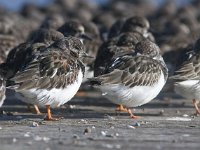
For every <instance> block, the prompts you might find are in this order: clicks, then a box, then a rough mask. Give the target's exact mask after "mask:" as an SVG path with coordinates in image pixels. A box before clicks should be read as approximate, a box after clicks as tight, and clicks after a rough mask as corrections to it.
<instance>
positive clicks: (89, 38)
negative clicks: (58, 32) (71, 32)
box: [80, 34, 92, 41]
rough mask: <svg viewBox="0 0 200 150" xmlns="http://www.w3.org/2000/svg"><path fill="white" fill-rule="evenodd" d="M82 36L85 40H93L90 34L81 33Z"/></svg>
mask: <svg viewBox="0 0 200 150" xmlns="http://www.w3.org/2000/svg"><path fill="white" fill-rule="evenodd" d="M80 38H82V39H83V40H89V41H92V38H91V37H90V36H89V35H86V34H81V35H80Z"/></svg>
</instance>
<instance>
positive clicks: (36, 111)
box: [27, 104, 42, 115]
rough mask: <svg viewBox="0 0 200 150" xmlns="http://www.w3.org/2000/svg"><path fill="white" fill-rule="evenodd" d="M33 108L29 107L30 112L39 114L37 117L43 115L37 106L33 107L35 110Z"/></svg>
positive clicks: (29, 105)
mask: <svg viewBox="0 0 200 150" xmlns="http://www.w3.org/2000/svg"><path fill="white" fill-rule="evenodd" d="M31 106H32V105H31V104H28V105H27V108H28V110H29V111H31V112H32V113H34V114H37V115H41V114H42V113H41V112H40V109H39V108H38V106H37V105H33V107H34V109H33V108H31Z"/></svg>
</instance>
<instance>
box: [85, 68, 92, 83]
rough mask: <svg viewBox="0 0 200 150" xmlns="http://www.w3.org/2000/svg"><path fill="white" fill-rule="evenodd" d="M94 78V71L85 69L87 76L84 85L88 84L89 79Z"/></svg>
mask: <svg viewBox="0 0 200 150" xmlns="http://www.w3.org/2000/svg"><path fill="white" fill-rule="evenodd" d="M92 77H94V71H93V70H90V68H89V67H88V66H86V67H85V76H84V78H83V83H84V82H86V81H87V80H88V79H89V78H92Z"/></svg>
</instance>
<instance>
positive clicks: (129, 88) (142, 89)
mask: <svg viewBox="0 0 200 150" xmlns="http://www.w3.org/2000/svg"><path fill="white" fill-rule="evenodd" d="M159 52H160V49H159V47H158V46H157V45H156V44H154V43H153V42H151V41H149V40H143V41H141V42H139V43H138V44H136V47H135V52H134V53H131V52H130V53H129V54H125V55H122V56H119V57H117V58H114V59H112V60H111V61H110V62H108V63H107V64H108V65H107V66H106V68H105V71H104V74H102V75H99V76H97V77H94V78H91V79H90V80H91V83H92V84H93V85H95V86H96V87H97V88H99V89H100V90H101V91H102V93H104V95H105V97H107V98H108V99H109V100H110V101H111V102H113V103H115V104H118V105H123V106H125V107H126V108H127V111H128V113H129V114H130V116H131V118H138V117H137V116H135V115H133V113H132V112H131V110H130V108H131V107H137V106H141V105H143V104H146V103H148V102H150V101H151V100H152V99H154V98H155V97H156V96H157V95H158V94H159V92H160V91H161V89H162V88H163V86H164V85H165V83H166V80H167V77H168V73H167V68H166V65H165V63H164V61H163V59H162V56H161V55H160V54H159Z"/></svg>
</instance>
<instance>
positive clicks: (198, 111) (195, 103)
mask: <svg viewBox="0 0 200 150" xmlns="http://www.w3.org/2000/svg"><path fill="white" fill-rule="evenodd" d="M192 103H193V105H194V108H195V110H196V113H195V115H198V114H200V110H199V107H198V103H199V102H198V101H196V100H195V99H193V100H192Z"/></svg>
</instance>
